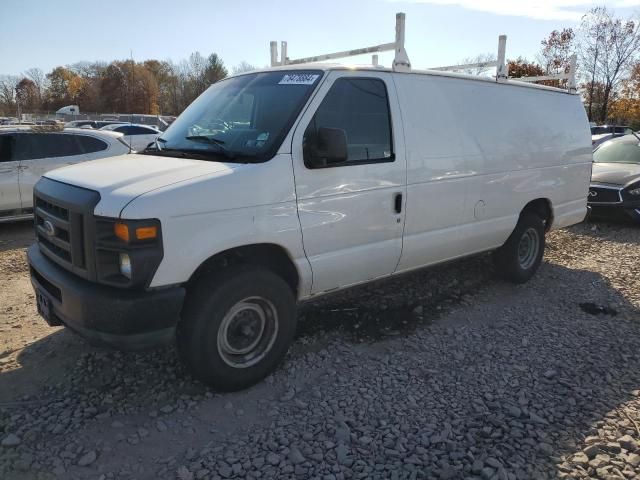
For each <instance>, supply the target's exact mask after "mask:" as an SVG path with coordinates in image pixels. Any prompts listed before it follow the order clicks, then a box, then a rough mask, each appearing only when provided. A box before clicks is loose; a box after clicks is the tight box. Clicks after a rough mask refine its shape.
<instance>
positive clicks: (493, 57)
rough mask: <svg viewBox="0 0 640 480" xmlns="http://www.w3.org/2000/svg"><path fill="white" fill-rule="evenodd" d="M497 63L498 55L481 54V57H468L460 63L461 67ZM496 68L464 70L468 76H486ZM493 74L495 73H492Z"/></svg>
mask: <svg viewBox="0 0 640 480" xmlns="http://www.w3.org/2000/svg"><path fill="white" fill-rule="evenodd" d="M495 61H496V55H495V54H494V53H481V54H480V55H476V56H475V57H467V58H465V59H464V60H462V61H461V62H460V65H467V64H470V63H491V62H495ZM494 70H495V67H488V66H481V67H475V68H467V69H465V70H463V72H464V73H466V74H468V75H479V76H481V75H486V74H488V73H490V72H493V71H494ZM491 74H493V73H491Z"/></svg>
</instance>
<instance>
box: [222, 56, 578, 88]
mask: <svg viewBox="0 0 640 480" xmlns="http://www.w3.org/2000/svg"><path fill="white" fill-rule="evenodd" d="M291 70H322V71H323V72H328V71H332V70H355V71H370V72H388V73H394V74H398V75H431V76H435V77H448V78H458V79H464V80H473V81H476V82H485V83H500V84H502V85H512V86H514V87H524V88H533V89H536V90H547V91H550V92H556V93H564V94H568V95H577V93H571V92H569V91H568V90H565V89H562V88H556V87H549V86H547V85H539V84H535V83H529V82H519V81H518V79H517V78H513V79H511V78H510V79H509V80H507V81H504V82H496V79H495V77H485V76H481V75H470V74H468V73H458V72H451V71H443V70H428V69H425V70H415V69H413V68H412V69H411V70H410V71H408V72H400V71H397V70H393V69H392V68H387V67H381V66H376V65H358V64H353V65H348V64H341V63H326V62H318V63H304V64H287V65H281V66H277V67H267V68H261V69H256V70H252V71H249V72H242V73H238V74H235V75H230V77H239V76H241V75H248V74H252V73H256V72H277V71H291Z"/></svg>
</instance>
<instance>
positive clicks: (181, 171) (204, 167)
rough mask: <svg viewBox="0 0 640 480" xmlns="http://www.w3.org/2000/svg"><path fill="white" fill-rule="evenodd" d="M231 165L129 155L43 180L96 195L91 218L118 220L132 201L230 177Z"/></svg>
mask: <svg viewBox="0 0 640 480" xmlns="http://www.w3.org/2000/svg"><path fill="white" fill-rule="evenodd" d="M240 166H242V165H241V164H235V163H222V162H212V161H206V160H193V159H188V158H176V157H163V156H155V155H138V154H129V155H121V156H118V157H108V158H103V159H100V160H94V161H90V162H84V163H80V164H76V165H72V166H69V167H63V168H59V169H56V170H52V171H50V172H47V173H46V174H45V177H47V178H50V179H51V180H56V181H58V182H62V183H67V184H70V185H75V186H78V187H83V188H87V189H89V190H94V191H97V192H98V193H99V194H100V203H99V204H98V205H97V206H96V209H95V214H96V215H102V216H113V217H115V216H119V215H120V212H121V211H122V210H123V209H124V207H125V206H126V205H127V204H128V203H129V202H131V201H132V200H133V199H134V198H136V197H139V196H140V195H144V194H145V193H147V192H150V191H152V190H156V189H158V188H162V187H166V186H168V185H172V184H175V183H179V182H183V181H186V180H190V179H193V178H196V177H202V176H207V175H214V176H218V175H223V174H228V173H231V172H232V171H233V170H234V169H236V168H238V167H240Z"/></svg>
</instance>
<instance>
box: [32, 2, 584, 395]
mask: <svg viewBox="0 0 640 480" xmlns="http://www.w3.org/2000/svg"><path fill="white" fill-rule="evenodd" d="M283 47H284V48H283V50H284V51H283V54H282V60H281V61H279V62H278V61H277V49H276V48H274V44H272V64H274V65H273V66H272V68H269V69H266V70H263V71H258V72H251V73H245V74H239V75H236V76H232V77H230V78H227V79H225V80H222V81H220V82H218V83H216V84H214V85H212V86H211V87H210V88H209V89H208V90H207V91H206V92H204V93H203V94H202V95H201V96H200V97H199V98H198V99H197V100H195V101H194V102H193V104H192V105H191V106H189V107H188V108H187V109H186V110H185V111H184V113H183V114H182V115H180V117H179V118H178V119H177V120H176V121H175V122H174V123H173V124H172V125H171V126H170V127H169V128H168V129H167V130H166V132H164V133H163V134H162V135H161V136H160V137H159V138H158V139H157V141H156V142H155V144H154V146H152V147H150V148H147V149H146V150H145V151H144V152H142V153H141V154H139V155H135V158H131V157H130V156H128V157H115V158H109V159H105V160H99V161H95V162H90V163H86V164H81V165H77V166H73V167H68V168H63V169H59V170H55V171H53V172H49V173H47V174H46V175H45V177H44V178H43V179H42V180H41V181H40V182H39V183H38V184H37V185H36V188H35V202H36V203H35V217H36V222H35V223H36V224H35V228H36V234H37V243H36V244H35V245H33V246H32V247H31V248H30V249H29V251H28V259H29V263H30V265H31V278H32V282H33V285H34V288H35V290H36V293H37V295H36V297H37V302H38V308H39V311H40V313H41V314H42V316H43V317H44V318H45V319H46V320H47V321H48V322H49V323H50V324H52V325H60V324H62V325H66V326H67V327H68V328H70V329H72V330H74V331H76V332H78V333H79V334H81V335H83V336H85V337H87V338H89V339H91V340H93V341H95V342H99V343H104V344H110V345H114V346H117V347H120V348H139V347H146V346H151V345H157V344H162V343H166V342H169V341H174V340H175V341H177V344H178V347H179V350H180V352H181V355H182V357H183V359H184V361H185V362H186V363H187V365H188V366H189V368H190V370H191V371H192V372H193V374H194V375H195V376H196V377H197V378H199V379H201V380H202V381H203V382H205V383H207V384H209V385H212V386H214V387H215V388H217V389H221V390H236V389H241V388H245V387H247V386H249V385H252V384H254V383H256V382H258V381H259V380H260V379H262V378H263V377H264V376H266V375H267V374H269V372H271V371H272V370H273V369H274V368H275V367H276V365H277V364H278V363H279V362H280V361H281V360H282V358H283V357H284V355H285V353H286V351H287V349H288V347H289V345H290V343H291V342H292V340H293V337H294V332H295V328H296V304H297V303H298V302H302V301H305V300H309V299H313V298H316V297H319V296H321V295H324V294H327V293H330V292H335V291H338V290H341V289H344V288H348V287H351V286H354V285H360V284H363V283H366V282H370V281H372V280H375V279H379V278H383V277H389V276H392V275H398V274H401V273H403V272H408V271H411V270H414V269H418V268H423V267H427V266H429V265H434V264H436V263H440V262H444V261H447V260H451V259H455V258H460V257H464V256H467V255H472V254H475V253H478V252H484V251H494V252H495V259H496V265H497V270H498V272H499V273H500V274H501V275H502V276H504V277H505V278H507V279H509V280H512V281H514V282H519V283H521V282H526V281H527V280H529V279H530V278H531V276H532V275H533V274H534V273H535V272H536V270H537V268H538V266H539V265H540V263H541V259H542V256H543V253H544V247H545V241H544V237H545V233H546V232H547V231H549V230H550V229H552V228H562V227H566V226H568V225H571V224H575V223H578V222H580V221H582V220H583V218H584V217H585V214H586V212H587V208H586V198H587V192H588V186H589V178H590V173H591V160H592V157H591V137H590V131H589V124H588V122H587V117H586V115H585V111H584V108H583V107H582V103H581V100H580V97H579V96H578V95H576V94H575V93H573V92H571V91H563V90H559V89H554V88H549V87H544V86H538V85H530V84H527V83H523V82H518V81H511V80H508V79H506V77H505V76H504V72H505V71H506V70H505V65H504V40H503V39H501V41H500V51H499V53H500V54H499V56H498V58H499V60H498V62H497V67H498V68H497V71H498V73H497V75H496V77H495V78H482V77H474V76H467V75H460V74H454V73H448V72H443V71H438V70H430V71H416V70H412V69H411V67H410V64H409V60H408V57H407V55H406V52H405V51H404V15H403V14H399V16H398V17H397V28H396V40H395V42H392V43H389V44H385V45H378V46H375V47H369V48H366V49H360V50H358V51H355V52H357V53H372V52H377V51H381V50H384V49H393V50H394V51H395V52H396V58H395V61H394V65H393V68H391V69H384V68H380V67H379V66H377V65H373V66H370V67H362V68H347V67H344V66H340V65H327V64H322V63H310V62H315V61H318V60H325V59H332V58H337V57H339V56H346V55H348V54H353V53H354V51H351V52H340V53H338V54H330V55H325V56H321V57H314V58H312V59H301V60H297V61H296V60H289V59H288V57H287V55H286V44H283ZM374 63H375V62H374ZM574 81H575V80H574V78H573V77H571V78H569V84H570V87H572V86H573V85H575V83H574Z"/></svg>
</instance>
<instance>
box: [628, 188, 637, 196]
mask: <svg viewBox="0 0 640 480" xmlns="http://www.w3.org/2000/svg"><path fill="white" fill-rule="evenodd" d="M629 195H640V187H636V188H634V189H633V190H629Z"/></svg>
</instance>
